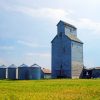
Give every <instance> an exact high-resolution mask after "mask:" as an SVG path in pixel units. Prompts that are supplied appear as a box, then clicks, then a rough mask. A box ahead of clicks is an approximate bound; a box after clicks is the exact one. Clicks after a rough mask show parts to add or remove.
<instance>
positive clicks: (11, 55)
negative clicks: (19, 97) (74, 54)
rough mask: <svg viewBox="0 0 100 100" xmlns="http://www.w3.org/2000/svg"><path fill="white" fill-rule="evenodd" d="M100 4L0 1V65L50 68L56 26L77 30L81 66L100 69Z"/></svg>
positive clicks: (61, 0) (63, 0) (91, 0)
mask: <svg viewBox="0 0 100 100" xmlns="http://www.w3.org/2000/svg"><path fill="white" fill-rule="evenodd" d="M99 9H100V0H53V1H52V0H0V65H2V64H5V65H6V66H9V65H10V64H12V63H14V64H16V65H17V66H19V65H20V64H22V63H25V64H28V65H31V64H34V63H37V64H39V65H40V66H42V67H46V68H50V67H51V40H52V39H53V38H54V36H55V35H56V34H57V32H56V31H57V29H56V24H57V23H58V22H59V20H63V21H66V22H68V23H70V24H73V25H74V26H76V27H77V28H78V30H77V34H78V37H79V38H80V39H81V40H82V41H83V42H84V65H85V66H87V67H95V66H100V61H99V58H100V52H99V50H100V46H99V45H100V12H99Z"/></svg>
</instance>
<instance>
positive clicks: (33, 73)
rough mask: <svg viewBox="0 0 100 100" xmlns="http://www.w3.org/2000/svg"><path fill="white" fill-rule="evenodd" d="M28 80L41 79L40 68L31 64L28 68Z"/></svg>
mask: <svg viewBox="0 0 100 100" xmlns="http://www.w3.org/2000/svg"><path fill="white" fill-rule="evenodd" d="M29 79H31V80H32V79H33V80H34V79H35V80H38V79H41V67H40V66H39V65H37V64H33V65H31V66H30V67H29Z"/></svg>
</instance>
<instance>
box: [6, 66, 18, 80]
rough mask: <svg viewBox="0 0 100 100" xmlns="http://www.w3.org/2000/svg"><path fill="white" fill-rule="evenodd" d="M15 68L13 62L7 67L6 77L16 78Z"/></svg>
mask: <svg viewBox="0 0 100 100" xmlns="http://www.w3.org/2000/svg"><path fill="white" fill-rule="evenodd" d="M16 68H17V67H16V66H15V65H14V64H12V65H10V66H9V67H8V71H7V72H8V79H16Z"/></svg>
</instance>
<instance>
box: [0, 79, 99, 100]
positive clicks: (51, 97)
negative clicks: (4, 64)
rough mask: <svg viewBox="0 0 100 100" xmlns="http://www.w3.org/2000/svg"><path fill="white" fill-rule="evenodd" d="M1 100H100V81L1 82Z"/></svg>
mask: <svg viewBox="0 0 100 100" xmlns="http://www.w3.org/2000/svg"><path fill="white" fill-rule="evenodd" d="M0 100H100V79H87V80H86V79H83V80H82V79H73V80H71V79H61V80H60V79H58V80H27V81H26V80H23V81H20V80H16V81H11V80H0Z"/></svg>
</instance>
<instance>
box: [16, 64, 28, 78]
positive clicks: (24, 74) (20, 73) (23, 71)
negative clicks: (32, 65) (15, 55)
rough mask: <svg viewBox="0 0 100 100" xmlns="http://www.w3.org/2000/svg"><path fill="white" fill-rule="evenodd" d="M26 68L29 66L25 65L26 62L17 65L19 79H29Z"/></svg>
mask: <svg viewBox="0 0 100 100" xmlns="http://www.w3.org/2000/svg"><path fill="white" fill-rule="evenodd" d="M28 68H29V66H27V65H26V64H22V65H20V66H19V67H18V79H19V80H27V79H29V72H28Z"/></svg>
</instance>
